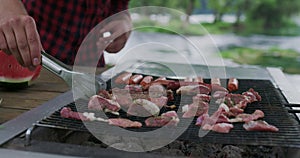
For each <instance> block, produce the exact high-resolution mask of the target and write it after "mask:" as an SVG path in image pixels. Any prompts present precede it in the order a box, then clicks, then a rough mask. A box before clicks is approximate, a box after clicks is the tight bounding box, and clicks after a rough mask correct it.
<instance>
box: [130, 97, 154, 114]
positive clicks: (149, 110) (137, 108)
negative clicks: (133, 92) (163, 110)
mask: <svg viewBox="0 0 300 158" xmlns="http://www.w3.org/2000/svg"><path fill="white" fill-rule="evenodd" d="M159 111H160V109H159V107H158V106H157V105H156V104H154V103H152V102H151V101H149V100H146V99H136V100H134V101H133V104H131V105H130V106H129V109H128V111H127V114H128V115H132V116H140V117H148V116H157V115H158V114H159Z"/></svg>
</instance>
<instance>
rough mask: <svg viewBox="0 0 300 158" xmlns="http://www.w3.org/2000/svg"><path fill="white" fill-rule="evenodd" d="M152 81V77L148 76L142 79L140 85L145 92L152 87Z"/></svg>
mask: <svg viewBox="0 0 300 158" xmlns="http://www.w3.org/2000/svg"><path fill="white" fill-rule="evenodd" d="M152 80H153V77H152V76H146V77H144V78H143V79H142V81H141V82H140V85H141V86H142V87H143V89H144V90H147V89H148V88H149V86H150V85H151V82H152Z"/></svg>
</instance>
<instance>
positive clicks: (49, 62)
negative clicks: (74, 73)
mask: <svg viewBox="0 0 300 158" xmlns="http://www.w3.org/2000/svg"><path fill="white" fill-rule="evenodd" d="M41 54H42V64H43V67H44V68H46V69H47V70H49V71H51V72H53V73H54V74H56V75H58V76H61V75H62V73H63V71H69V70H68V69H66V68H65V67H64V66H62V64H59V62H54V60H55V59H53V57H50V55H48V54H47V53H46V52H45V51H42V52H41Z"/></svg>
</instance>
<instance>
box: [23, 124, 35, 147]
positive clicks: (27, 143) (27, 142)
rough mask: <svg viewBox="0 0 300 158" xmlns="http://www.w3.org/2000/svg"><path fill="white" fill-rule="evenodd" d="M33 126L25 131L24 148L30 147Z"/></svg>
mask: <svg viewBox="0 0 300 158" xmlns="http://www.w3.org/2000/svg"><path fill="white" fill-rule="evenodd" d="M34 127H35V125H33V126H32V127H30V128H28V129H27V130H26V133H25V144H24V145H25V146H30V145H31V134H32V131H33V129H34Z"/></svg>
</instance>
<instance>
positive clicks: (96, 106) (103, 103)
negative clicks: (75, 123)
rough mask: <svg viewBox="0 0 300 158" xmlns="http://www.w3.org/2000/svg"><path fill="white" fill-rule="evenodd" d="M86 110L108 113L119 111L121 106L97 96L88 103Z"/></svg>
mask: <svg viewBox="0 0 300 158" xmlns="http://www.w3.org/2000/svg"><path fill="white" fill-rule="evenodd" d="M88 108H89V109H91V110H104V109H108V110H110V111H119V110H120V108H121V106H120V105H119V103H118V102H116V101H114V100H110V99H106V98H103V97H101V96H99V95H94V96H92V97H91V98H90V100H89V102H88Z"/></svg>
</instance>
